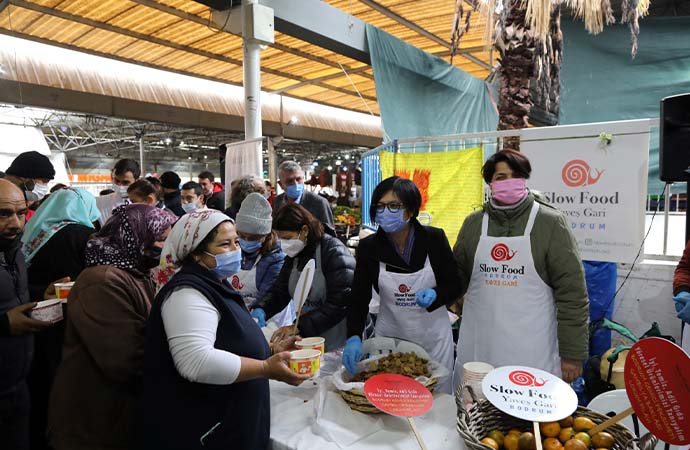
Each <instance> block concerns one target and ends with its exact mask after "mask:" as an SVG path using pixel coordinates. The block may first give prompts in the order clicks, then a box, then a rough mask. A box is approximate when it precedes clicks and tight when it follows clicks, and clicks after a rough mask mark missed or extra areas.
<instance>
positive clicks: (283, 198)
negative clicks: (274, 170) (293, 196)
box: [273, 190, 335, 236]
mask: <svg viewBox="0 0 690 450" xmlns="http://www.w3.org/2000/svg"><path fill="white" fill-rule="evenodd" d="M287 202H288V198H287V195H285V193H284V192H283V193H282V194H280V195H279V196H277V197H276V198H275V200H273V215H274V216H275V214H276V213H277V212H278V210H279V209H280V208H282V207H283V206H285V205H286V204H287ZM299 204H300V205H302V206H304V208H305V209H306V210H307V211H309V212H310V213H312V214H313V215H314V217H316V218H317V219H319V221H320V222H321V223H322V224H323V226H324V227H326V228H327V229H328V230H329V231H328V232H329V233H330V234H332V235H334V236H335V225H334V224H333V222H334V221H333V211H332V210H331V205H329V204H328V202H327V201H326V199H325V198H323V197H321V196H320V195H316V194H314V193H312V192H309V191H306V190H305V191H304V193H303V194H302V198H301V199H300V202H299Z"/></svg>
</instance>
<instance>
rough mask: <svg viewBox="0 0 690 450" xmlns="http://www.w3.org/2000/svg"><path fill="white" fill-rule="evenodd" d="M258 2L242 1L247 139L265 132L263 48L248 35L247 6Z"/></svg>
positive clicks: (245, 126)
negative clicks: (263, 122) (262, 103)
mask: <svg viewBox="0 0 690 450" xmlns="http://www.w3.org/2000/svg"><path fill="white" fill-rule="evenodd" d="M256 3H258V1H257V0H243V1H242V7H243V8H242V13H243V20H242V36H243V39H242V40H243V52H244V59H243V61H242V69H243V73H244V133H245V137H244V138H245V139H254V138H258V137H261V136H262V134H263V132H262V130H261V48H260V47H259V42H258V41H256V40H254V39H252V36H248V35H247V34H248V30H247V15H248V12H247V9H248V8H247V7H248V6H249V5H252V4H256ZM260 148H261V147H260V146H259V149H260ZM259 151H261V150H259Z"/></svg>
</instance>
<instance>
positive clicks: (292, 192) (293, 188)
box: [285, 183, 304, 200]
mask: <svg viewBox="0 0 690 450" xmlns="http://www.w3.org/2000/svg"><path fill="white" fill-rule="evenodd" d="M303 192H304V183H297V184H291V185H289V186H288V187H287V189H286V190H285V193H286V194H287V196H288V197H290V198H291V199H293V200H297V199H298V198H300V197H301V196H302V193H303Z"/></svg>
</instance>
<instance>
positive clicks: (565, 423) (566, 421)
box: [558, 416, 574, 428]
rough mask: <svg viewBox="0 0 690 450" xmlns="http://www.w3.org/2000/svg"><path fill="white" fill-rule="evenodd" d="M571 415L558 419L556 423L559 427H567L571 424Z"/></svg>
mask: <svg viewBox="0 0 690 450" xmlns="http://www.w3.org/2000/svg"><path fill="white" fill-rule="evenodd" d="M573 420H574V419H573V416H568V417H566V418H565V419H561V420H559V421H558V424H559V425H560V426H561V428H568V427H572V426H573Z"/></svg>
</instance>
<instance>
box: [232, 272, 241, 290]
mask: <svg viewBox="0 0 690 450" xmlns="http://www.w3.org/2000/svg"><path fill="white" fill-rule="evenodd" d="M230 284H231V285H232V287H233V288H235V289H237V290H238V291H240V290H242V288H243V287H244V284H242V282H241V281H240V277H238V276H237V275H233V276H232V281H231V282H230Z"/></svg>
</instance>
